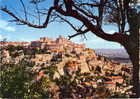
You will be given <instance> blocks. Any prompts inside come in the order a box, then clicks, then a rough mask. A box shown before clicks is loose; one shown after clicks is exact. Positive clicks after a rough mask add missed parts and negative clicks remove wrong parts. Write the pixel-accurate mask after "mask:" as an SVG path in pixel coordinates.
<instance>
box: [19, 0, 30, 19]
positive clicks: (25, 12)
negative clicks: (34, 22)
mask: <svg viewBox="0 0 140 99" xmlns="http://www.w3.org/2000/svg"><path fill="white" fill-rule="evenodd" d="M20 2H21V4H22V6H23V9H24V14H25V20H26V21H27V20H28V19H27V11H26V7H25V4H24V2H23V1H22V0H20Z"/></svg>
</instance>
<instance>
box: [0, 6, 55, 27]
mask: <svg viewBox="0 0 140 99" xmlns="http://www.w3.org/2000/svg"><path fill="white" fill-rule="evenodd" d="M54 9H55V8H54V7H51V8H50V9H49V11H48V15H47V18H46V20H45V22H44V24H43V25H36V24H31V23H30V22H28V21H27V20H23V19H20V18H19V17H17V16H16V15H15V14H14V13H12V12H10V11H9V10H8V9H7V8H1V10H2V11H4V12H6V13H7V14H9V15H10V16H12V17H13V18H14V19H15V20H17V22H20V23H23V24H25V25H28V26H30V27H34V28H45V27H47V25H48V21H49V18H50V15H51V12H52V11H53V10H54Z"/></svg>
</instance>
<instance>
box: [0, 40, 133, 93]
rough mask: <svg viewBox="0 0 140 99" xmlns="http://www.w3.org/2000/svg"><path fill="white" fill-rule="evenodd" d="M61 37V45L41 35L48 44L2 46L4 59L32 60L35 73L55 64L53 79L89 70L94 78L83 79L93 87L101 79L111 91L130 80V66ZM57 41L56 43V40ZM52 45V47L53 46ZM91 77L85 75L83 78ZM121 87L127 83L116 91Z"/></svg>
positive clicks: (11, 61) (5, 61) (17, 61)
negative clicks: (24, 46) (14, 46)
mask: <svg viewBox="0 0 140 99" xmlns="http://www.w3.org/2000/svg"><path fill="white" fill-rule="evenodd" d="M61 39H62V41H61ZM61 39H57V40H56V42H57V43H58V45H59V44H61V48H60V47H54V42H55V41H51V40H49V43H48V42H47V40H46V39H45V38H42V39H41V40H42V41H41V42H43V40H44V42H43V43H41V44H43V45H45V47H42V46H41V45H38V44H35V45H34V46H33V45H32V47H34V48H31V45H29V47H28V48H27V47H26V48H23V49H20V50H16V49H15V50H14V51H10V50H9V49H8V48H7V49H3V50H1V59H2V60H1V63H2V64H4V63H14V64H19V62H20V60H22V59H24V60H27V61H28V62H29V63H30V64H32V67H28V66H27V68H28V71H30V72H32V73H38V72H40V71H41V72H43V71H45V68H48V67H51V66H55V67H56V68H57V70H56V71H55V73H54V75H53V78H54V79H56V78H60V77H61V76H62V75H70V76H71V77H75V76H76V73H77V72H80V73H81V74H89V76H88V77H91V79H92V80H91V81H83V82H82V83H84V84H87V83H88V84H90V85H92V86H94V87H97V86H98V83H103V84H104V85H105V87H106V88H108V89H109V90H112V91H115V90H116V89H115V88H116V83H120V84H122V83H123V84H122V86H125V85H126V83H127V82H126V81H125V78H124V76H127V77H129V76H130V74H131V68H129V67H128V66H127V65H125V64H121V63H118V62H115V61H111V60H109V59H107V58H106V57H103V56H99V55H96V54H95V51H94V50H92V49H89V48H85V47H84V46H81V45H78V44H75V43H72V42H70V41H66V40H65V39H64V38H61ZM63 41H66V42H67V43H64V42H63ZM39 42H40V41H39ZM45 42H46V43H45ZM50 42H52V43H50ZM56 42H55V45H56V44H57V43H56ZM44 43H45V44H44ZM31 44H33V43H31ZM39 44H40V43H39ZM47 45H48V46H49V47H48V46H47ZM50 45H51V46H53V47H50ZM76 45H77V46H76ZM88 77H86V76H84V77H83V78H84V79H86V78H88ZM94 82H95V83H94ZM122 90H123V91H124V90H126V89H125V87H122V89H118V90H117V91H122ZM124 92H125V91H124Z"/></svg>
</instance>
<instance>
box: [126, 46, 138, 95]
mask: <svg viewBox="0 0 140 99" xmlns="http://www.w3.org/2000/svg"><path fill="white" fill-rule="evenodd" d="M125 49H126V50H127V52H128V54H129V56H130V59H131V62H132V65H133V74H132V85H133V89H132V93H135V95H132V96H131V97H133V98H138V97H140V86H139V72H140V71H139V52H138V50H137V49H135V48H134V49H133V48H132V46H130V44H129V46H127V47H125Z"/></svg>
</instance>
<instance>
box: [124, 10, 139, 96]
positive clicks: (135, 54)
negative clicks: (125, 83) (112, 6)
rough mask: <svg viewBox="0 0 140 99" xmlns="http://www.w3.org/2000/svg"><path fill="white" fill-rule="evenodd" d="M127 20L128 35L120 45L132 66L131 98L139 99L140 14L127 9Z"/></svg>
mask: <svg viewBox="0 0 140 99" xmlns="http://www.w3.org/2000/svg"><path fill="white" fill-rule="evenodd" d="M128 12H129V13H128V14H127V20H128V24H129V29H130V35H129V37H128V38H126V40H125V42H124V43H123V44H122V45H123V46H124V47H125V49H126V51H127V52H128V54H129V57H130V59H131V62H132V65H133V74H132V85H133V89H132V93H134V95H132V96H131V97H132V98H138V97H140V82H139V72H140V70H139V69H140V68H139V38H140V37H139V33H140V31H139V29H140V13H137V11H136V10H135V9H128Z"/></svg>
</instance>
